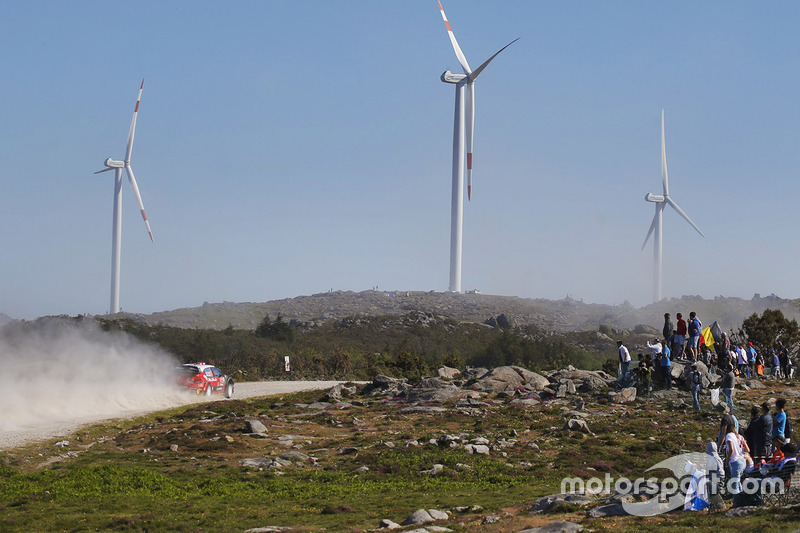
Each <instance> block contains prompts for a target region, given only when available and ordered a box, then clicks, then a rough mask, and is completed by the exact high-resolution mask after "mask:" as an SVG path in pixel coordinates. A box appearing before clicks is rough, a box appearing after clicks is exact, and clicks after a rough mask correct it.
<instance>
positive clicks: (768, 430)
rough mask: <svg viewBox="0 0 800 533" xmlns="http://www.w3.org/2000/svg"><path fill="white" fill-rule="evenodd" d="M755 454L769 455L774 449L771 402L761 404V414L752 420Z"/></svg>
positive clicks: (758, 455)
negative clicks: (772, 445) (772, 444)
mask: <svg viewBox="0 0 800 533" xmlns="http://www.w3.org/2000/svg"><path fill="white" fill-rule="evenodd" d="M750 426H752V427H753V430H752V440H753V456H754V457H761V458H763V457H767V456H768V455H769V454H770V453H771V452H772V450H771V449H770V448H771V443H772V415H770V414H769V403H768V402H764V403H762V404H761V416H760V417H758V419H757V420H755V421H754V422H752V423H751V424H750Z"/></svg>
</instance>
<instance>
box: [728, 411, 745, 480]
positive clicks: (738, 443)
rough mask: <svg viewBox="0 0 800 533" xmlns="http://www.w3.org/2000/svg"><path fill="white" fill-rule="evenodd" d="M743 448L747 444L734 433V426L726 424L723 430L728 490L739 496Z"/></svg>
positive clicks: (743, 460) (743, 461)
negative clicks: (728, 476) (728, 477)
mask: <svg viewBox="0 0 800 533" xmlns="http://www.w3.org/2000/svg"><path fill="white" fill-rule="evenodd" d="M745 446H747V443H746V442H744V439H743V438H742V437H741V436H740V435H739V434H738V433H736V428H735V426H734V425H733V424H728V426H727V428H726V430H725V450H726V452H725V460H726V462H727V463H728V467H729V468H730V471H731V477H730V479H729V481H728V488H729V489H730V491H731V493H733V494H739V493H740V492H741V490H742V483H741V478H742V472H744V467H745V459H744V452H745V451H746V449H745Z"/></svg>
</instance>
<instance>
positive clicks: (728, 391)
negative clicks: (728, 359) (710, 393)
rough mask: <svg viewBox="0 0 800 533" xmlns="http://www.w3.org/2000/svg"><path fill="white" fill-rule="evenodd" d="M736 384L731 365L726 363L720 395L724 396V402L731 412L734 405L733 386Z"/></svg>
mask: <svg viewBox="0 0 800 533" xmlns="http://www.w3.org/2000/svg"><path fill="white" fill-rule="evenodd" d="M735 386H736V375H735V374H734V373H733V365H732V364H730V363H728V366H727V367H726V368H725V375H724V376H722V395H723V396H725V403H726V404H728V407H730V408H731V412H733V410H734V409H736V407H734V405H733V388H734V387H735Z"/></svg>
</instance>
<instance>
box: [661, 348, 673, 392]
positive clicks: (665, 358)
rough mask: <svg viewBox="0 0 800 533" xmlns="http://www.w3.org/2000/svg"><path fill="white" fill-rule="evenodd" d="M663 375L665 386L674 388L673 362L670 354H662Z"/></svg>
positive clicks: (670, 388)
mask: <svg viewBox="0 0 800 533" xmlns="http://www.w3.org/2000/svg"><path fill="white" fill-rule="evenodd" d="M660 366H661V377H662V378H663V379H664V388H665V389H667V390H672V362H671V361H670V360H669V354H663V353H662V354H661V365H660Z"/></svg>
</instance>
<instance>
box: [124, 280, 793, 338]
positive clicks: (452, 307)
mask: <svg viewBox="0 0 800 533" xmlns="http://www.w3.org/2000/svg"><path fill="white" fill-rule="evenodd" d="M764 309H779V310H781V311H782V312H783V313H784V315H786V316H787V317H788V318H795V319H800V300H789V299H783V298H780V297H778V296H775V295H770V296H766V297H761V296H760V295H758V294H755V295H754V296H753V297H752V298H751V299H749V300H745V299H743V298H736V297H724V296H717V297H715V298H713V299H704V298H702V297H700V296H682V297H680V298H669V299H665V300H662V301H661V302H658V303H656V304H650V305H647V306H644V307H641V308H635V307H634V306H632V305H631V304H630V303H628V302H623V303H621V304H616V305H608V304H596V303H584V302H582V301H580V300H575V299H572V298H569V297H567V298H564V299H562V300H546V299H542V298H520V297H517V296H500V295H489V294H480V293H470V294H456V293H447V292H435V291H430V292H422V291H377V290H366V291H361V292H354V291H330V292H324V293H318V294H312V295H307V296H297V297H295V298H285V299H282V300H272V301H268V302H261V303H257V302H238V303H237V302H221V303H209V302H205V303H203V305H202V306H199V307H190V308H182V309H175V310H172V311H162V312H156V313H151V314H132V313H120V314H119V315H116V316H118V317H121V318H122V317H127V318H132V319H134V320H137V321H140V322H143V323H147V324H152V325H156V324H163V325H169V326H176V327H184V328H209V329H224V328H226V327H228V326H233V327H234V328H236V329H254V328H255V327H256V326H257V325H258V324H259V323H260V322H261V320H262V319H263V318H264V316H265V315H267V314H269V315H270V316H271V317H273V318H274V317H276V316H278V315H280V316H282V317H283V318H284V319H285V320H287V321H291V320H296V321H298V322H307V321H326V320H331V319H342V318H345V317H348V316H384V315H403V314H406V313H409V312H413V311H419V312H426V313H434V314H437V315H443V316H448V317H450V318H453V319H456V320H460V321H464V322H478V323H483V322H485V321H486V320H487V319H489V318H491V317H496V316H498V315H500V314H504V315H506V317H507V318H508V319H509V320H511V321H512V323H514V324H517V325H528V324H531V325H536V326H538V327H540V328H543V329H545V330H549V331H557V332H568V331H585V330H592V329H596V328H597V327H598V326H600V325H601V324H603V325H608V326H611V327H616V328H624V329H631V328H633V327H635V326H636V325H638V324H647V325H651V326H654V327H657V328H660V326H661V324H662V323H663V316H664V313H665V312H669V313H672V315H673V316H674V315H675V313H677V312H683V313H684V314H687V315H688V313H689V311H696V312H697V314H698V316H699V317H700V319H701V320H702V321H703V323H705V324H710V323H711V322H713V321H714V320H718V321H719V322H720V324H721V325H722V327H723V329H731V328H738V327H739V325H740V324H741V322H742V320H743V319H744V318H746V317H748V316H750V315H751V314H753V313H761V312H763V311H764Z"/></svg>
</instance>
